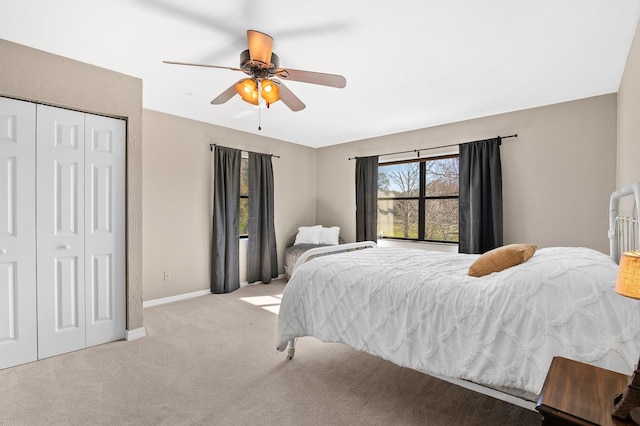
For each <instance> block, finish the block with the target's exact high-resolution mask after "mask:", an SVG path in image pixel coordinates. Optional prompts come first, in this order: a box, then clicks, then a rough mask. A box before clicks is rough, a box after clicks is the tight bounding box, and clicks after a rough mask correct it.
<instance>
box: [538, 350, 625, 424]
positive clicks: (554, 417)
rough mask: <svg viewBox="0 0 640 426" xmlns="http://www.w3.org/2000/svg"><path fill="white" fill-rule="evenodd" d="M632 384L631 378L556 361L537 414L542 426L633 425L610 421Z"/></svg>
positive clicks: (546, 380)
mask: <svg viewBox="0 0 640 426" xmlns="http://www.w3.org/2000/svg"><path fill="white" fill-rule="evenodd" d="M628 383H629V376H625V375H624V374H620V373H616V372H614V371H609V370H605V369H603V368H599V367H594V366H592V365H588V364H583V363H581V362H577V361H573V360H570V359H566V358H561V357H554V358H553V361H552V362H551V366H550V367H549V372H548V373H547V378H546V379H545V381H544V386H543V387H542V392H540V397H539V398H538V404H537V405H536V410H538V411H539V412H540V413H541V414H542V416H543V420H542V424H543V426H554V425H594V424H595V425H603V426H604V425H620V426H630V425H633V422H632V421H628V422H625V421H622V420H618V419H614V418H613V417H611V411H612V410H613V399H614V398H615V397H616V395H618V394H619V393H621V392H622V391H623V390H624V389H625V388H626V386H627V384H628Z"/></svg>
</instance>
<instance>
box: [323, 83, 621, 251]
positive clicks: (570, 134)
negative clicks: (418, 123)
mask: <svg viewBox="0 0 640 426" xmlns="http://www.w3.org/2000/svg"><path fill="white" fill-rule="evenodd" d="M513 133H517V134H518V137H517V138H511V139H505V140H504V141H503V144H502V148H501V153H502V170H503V200H504V240H505V244H508V243H532V244H537V245H538V246H540V247H547V246H586V247H591V248H594V249H597V250H600V251H603V252H605V253H608V250H609V249H608V239H607V229H608V222H607V210H608V200H609V195H610V193H611V192H612V191H613V190H614V189H615V176H616V148H615V147H616V95H615V94H610V95H605V96H598V97H594V98H589V99H583V100H578V101H573V102H567V103H562V104H557V105H551V106H546V107H541V108H534V109H529V110H523V111H518V112H513V113H508V114H501V115H496V116H492V117H486V118H481V119H476V120H469V121H464V122H460V123H454V124H448V125H443V126H438V127H432V128H427V129H421V130H416V131H412V132H406V133H400V134H396V135H391V136H385V137H380V138H375V139H368V140H363V141H358V142H352V143H347V144H342V145H336V146H331V147H326V148H322V149H319V150H318V152H317V179H318V188H317V191H318V199H317V203H318V214H317V216H318V222H319V223H327V224H335V225H338V226H340V227H341V228H342V230H343V233H342V235H343V237H344V238H345V240H347V241H354V239H355V183H354V182H355V177H354V173H355V161H349V160H348V158H349V157H355V156H367V155H375V154H382V153H388V152H395V151H402V150H411V149H417V148H425V147H430V146H431V147H433V146H441V145H447V144H457V143H461V142H467V141H473V140H478V139H484V138H489V137H495V136H497V135H502V136H504V135H510V134H513ZM434 152H435V151H433V152H430V154H431V153H434ZM388 158H389V157H383V159H388ZM420 246H423V245H420Z"/></svg>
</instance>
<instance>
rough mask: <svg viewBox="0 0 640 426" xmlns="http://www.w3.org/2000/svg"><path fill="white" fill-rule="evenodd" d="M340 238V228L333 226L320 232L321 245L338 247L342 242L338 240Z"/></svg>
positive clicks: (323, 228)
mask: <svg viewBox="0 0 640 426" xmlns="http://www.w3.org/2000/svg"><path fill="white" fill-rule="evenodd" d="M339 237H340V227H339V226H332V227H331V228H325V227H324V226H323V227H322V230H321V231H320V244H328V245H332V246H337V245H338V244H339V243H340V241H338V238H339Z"/></svg>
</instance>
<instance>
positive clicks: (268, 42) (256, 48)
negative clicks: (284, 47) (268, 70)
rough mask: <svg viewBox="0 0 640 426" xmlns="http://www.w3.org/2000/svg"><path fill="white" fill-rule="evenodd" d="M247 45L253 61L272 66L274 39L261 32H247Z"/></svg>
mask: <svg viewBox="0 0 640 426" xmlns="http://www.w3.org/2000/svg"><path fill="white" fill-rule="evenodd" d="M247 43H248V44H249V56H250V57H251V60H252V61H258V62H262V63H263V64H266V65H267V66H269V65H270V64H271V49H272V48H273V37H271V36H270V35H268V34H265V33H261V32H260V31H255V30H247Z"/></svg>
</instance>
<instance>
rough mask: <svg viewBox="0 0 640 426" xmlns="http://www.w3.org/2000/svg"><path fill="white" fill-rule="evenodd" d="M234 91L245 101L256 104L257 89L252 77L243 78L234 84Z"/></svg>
mask: <svg viewBox="0 0 640 426" xmlns="http://www.w3.org/2000/svg"><path fill="white" fill-rule="evenodd" d="M236 92H237V93H238V95H240V97H241V98H242V99H243V100H244V101H245V102H249V103H250V104H253V105H258V89H257V85H256V82H255V80H254V79H252V78H245V79H244V80H240V81H239V82H238V83H237V84H236Z"/></svg>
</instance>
